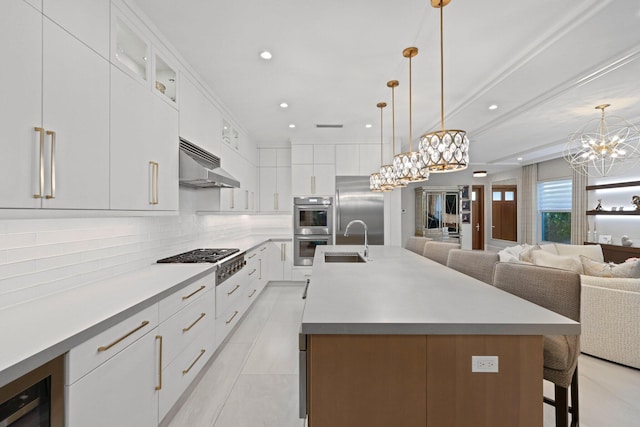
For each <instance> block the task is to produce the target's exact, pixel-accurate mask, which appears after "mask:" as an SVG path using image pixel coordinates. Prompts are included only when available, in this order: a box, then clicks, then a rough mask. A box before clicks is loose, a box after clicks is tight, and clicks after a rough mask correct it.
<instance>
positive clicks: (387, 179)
mask: <svg viewBox="0 0 640 427" xmlns="http://www.w3.org/2000/svg"><path fill="white" fill-rule="evenodd" d="M399 84H400V83H398V81H397V80H389V81H388V82H387V87H390V88H391V123H392V129H393V131H392V136H391V145H392V150H391V155H392V156H395V155H396V97H395V88H397V87H398V85H399ZM380 176H381V178H382V185H384V186H387V187H389V188H391V189H393V188H404V187H406V186H407V183H406V181H404V180H402V179H397V178H396V168H395V167H394V166H393V162H392V164H390V165H382V166H381V167H380Z"/></svg>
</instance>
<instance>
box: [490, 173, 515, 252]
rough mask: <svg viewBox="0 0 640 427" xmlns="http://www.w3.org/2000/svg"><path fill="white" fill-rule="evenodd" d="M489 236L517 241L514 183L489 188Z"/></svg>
mask: <svg viewBox="0 0 640 427" xmlns="http://www.w3.org/2000/svg"><path fill="white" fill-rule="evenodd" d="M491 194H492V196H491V215H492V224H491V230H492V231H491V238H492V239H500V240H509V241H511V242H517V241H518V210H517V207H518V206H517V202H516V186H515V185H493V186H492V188H491Z"/></svg>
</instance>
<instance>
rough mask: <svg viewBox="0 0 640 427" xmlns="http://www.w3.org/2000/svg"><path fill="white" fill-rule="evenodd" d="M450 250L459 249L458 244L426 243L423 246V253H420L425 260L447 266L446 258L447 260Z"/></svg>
mask: <svg viewBox="0 0 640 427" xmlns="http://www.w3.org/2000/svg"><path fill="white" fill-rule="evenodd" d="M451 249H460V244H459V243H447V242H427V243H426V244H425V245H424V252H423V253H422V255H423V256H424V257H425V258H429V259H431V260H433V261H435V262H438V263H440V264H442V265H447V258H449V251H450V250H451Z"/></svg>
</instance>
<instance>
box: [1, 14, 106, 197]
mask: <svg viewBox="0 0 640 427" xmlns="http://www.w3.org/2000/svg"><path fill="white" fill-rule="evenodd" d="M0 20H1V21H0V35H1V36H2V37H1V38H2V40H3V41H4V42H3V43H1V44H0V54H2V56H3V57H5V58H12V59H11V61H12V66H11V67H2V70H1V71H0V77H2V79H3V81H5V82H11V83H10V84H7V85H6V88H5V91H4V93H3V96H2V101H1V105H0V126H1V127H2V129H3V133H4V136H5V138H3V142H2V144H3V147H2V148H3V153H4V155H3V156H2V159H0V167H1V168H2V170H3V172H4V173H5V174H6V175H7V176H13V177H16V179H14V180H4V182H3V183H2V184H0V200H1V202H0V203H1V205H2V207H12V208H39V207H45V208H66V209H74V208H75V209H103V208H107V207H108V196H107V197H105V195H106V193H105V191H106V192H107V193H108V161H107V158H108V157H104V156H105V155H107V154H108V150H109V136H108V124H109V101H108V81H109V77H108V76H109V64H108V62H107V61H106V60H105V59H104V58H102V57H100V56H99V55H97V54H96V53H95V52H94V51H93V50H91V49H90V48H88V47H87V46H86V45H85V44H83V43H82V42H80V41H79V40H78V39H76V38H75V37H73V36H71V35H70V34H69V33H67V32H66V31H65V30H63V29H62V28H60V27H59V26H58V25H56V24H55V23H53V22H51V21H50V20H49V19H48V18H43V17H42V15H41V14H40V13H39V12H37V11H36V10H34V9H33V8H31V7H30V6H29V5H27V4H26V3H24V2H19V1H12V2H9V3H8V4H6V5H4V9H3V14H2V18H0ZM9 40H12V41H13V42H11V43H9V42H8V41H9ZM105 94H106V95H107V96H106V98H105ZM36 128H38V129H39V130H36ZM52 151H53V153H54V156H53V158H52V156H51V153H52ZM34 195H36V197H34Z"/></svg>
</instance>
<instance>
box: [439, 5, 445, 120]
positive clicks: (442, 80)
mask: <svg viewBox="0 0 640 427" xmlns="http://www.w3.org/2000/svg"><path fill="white" fill-rule="evenodd" d="M443 9H444V5H443V4H442V2H440V127H441V130H444V37H443V31H442V27H443V25H442V22H443V18H442V14H443V13H442V11H443Z"/></svg>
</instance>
